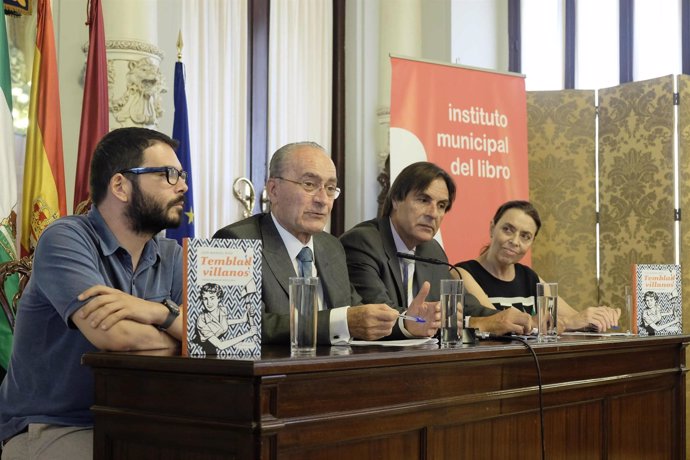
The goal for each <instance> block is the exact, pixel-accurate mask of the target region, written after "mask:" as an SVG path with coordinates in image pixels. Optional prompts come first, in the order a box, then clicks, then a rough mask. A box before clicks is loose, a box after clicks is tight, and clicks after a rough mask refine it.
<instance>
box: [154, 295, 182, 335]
mask: <svg viewBox="0 0 690 460" xmlns="http://www.w3.org/2000/svg"><path fill="white" fill-rule="evenodd" d="M161 303H162V304H163V305H165V308H167V309H168V317H167V318H165V321H163V324H161V325H160V326H158V327H159V328H160V329H161V330H163V331H165V330H166V329H168V328H169V327H170V326H171V325H172V323H173V322H174V321H175V318H177V317H178V316H180V307H178V306H177V304H176V303H175V302H173V301H172V300H170V299H163V301H162V302H161Z"/></svg>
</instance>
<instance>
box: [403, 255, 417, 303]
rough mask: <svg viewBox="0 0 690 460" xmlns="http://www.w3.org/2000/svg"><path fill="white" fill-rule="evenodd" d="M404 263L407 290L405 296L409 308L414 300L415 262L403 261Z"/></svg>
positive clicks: (404, 278) (405, 287)
mask: <svg viewBox="0 0 690 460" xmlns="http://www.w3.org/2000/svg"><path fill="white" fill-rule="evenodd" d="M402 261H403V288H404V289H405V296H406V301H407V305H408V306H409V305H410V304H411V303H412V299H414V294H413V292H412V284H413V281H414V260H409V259H402Z"/></svg>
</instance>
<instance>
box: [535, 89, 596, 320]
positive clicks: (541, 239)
mask: <svg viewBox="0 0 690 460" xmlns="http://www.w3.org/2000/svg"><path fill="white" fill-rule="evenodd" d="M594 116H595V109H594V91H577V90H565V91H538V92H537V91H534V92H528V93H527V132H528V151H529V154H528V159H529V184H530V200H531V201H532V202H533V203H534V205H535V206H536V207H537V210H538V211H539V214H540V216H541V219H542V228H541V231H540V232H539V235H538V236H537V239H536V240H535V243H534V245H533V247H532V266H533V268H534V269H535V270H536V271H537V273H539V275H540V276H541V277H542V278H543V279H544V280H546V281H555V282H558V283H559V294H560V295H561V296H562V297H563V298H564V299H566V300H567V301H568V303H570V304H571V305H572V306H573V307H575V308H580V307H583V306H588V305H593V304H595V303H596V300H597V280H596V212H595V210H596V208H595V197H596V195H595V183H594V178H595V161H594V160H595V143H594V141H595V118H594Z"/></svg>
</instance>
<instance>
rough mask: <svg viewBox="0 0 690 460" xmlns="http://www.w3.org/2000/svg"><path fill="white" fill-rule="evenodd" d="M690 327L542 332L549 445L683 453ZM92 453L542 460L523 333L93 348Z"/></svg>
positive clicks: (619, 455)
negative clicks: (552, 337) (676, 331)
mask: <svg viewBox="0 0 690 460" xmlns="http://www.w3.org/2000/svg"><path fill="white" fill-rule="evenodd" d="M688 340H690V337H688V336H670V337H646V338H640V337H632V338H610V337H607V338H592V337H587V338H584V337H572V336H568V337H563V338H562V339H561V340H560V341H559V342H557V343H553V344H537V343H534V344H533V348H534V350H535V351H536V354H537V356H538V361H539V367H540V368H541V377H542V382H543V405H544V433H545V440H546V442H545V448H546V458H548V459H559V458H569V459H570V458H572V459H600V458H601V459H609V460H612V459H639V458H644V459H655V458H659V459H684V458H685V441H684V439H685V436H684V434H685V372H686V369H685V351H684V348H685V345H686V343H687V341H688ZM83 362H84V363H85V364H86V365H88V366H90V367H91V368H93V371H94V374H95V382H96V383H95V392H96V394H95V397H96V400H95V405H94V406H93V412H94V414H95V420H96V421H95V431H94V449H95V456H94V458H95V459H135V458H136V459H144V458H146V459H149V458H159V459H230V458H232V459H235V458H236V459H300V460H305V459H307V460H308V459H355V460H366V459H396V460H400V459H463V458H477V459H529V460H534V459H539V458H540V456H541V443H540V442H541V441H540V439H541V437H540V422H539V421H540V417H539V396H538V394H539V393H538V385H537V371H536V368H535V364H534V361H533V357H532V355H531V354H530V352H529V351H528V350H527V349H526V348H525V347H524V345H522V344H520V343H505V342H492V341H482V342H481V343H480V344H478V345H476V346H468V347H465V348H462V349H457V350H440V349H438V347H437V346H436V345H433V346H428V345H426V346H421V347H418V348H400V347H396V348H387V347H378V346H376V347H355V346H353V347H344V348H342V347H324V348H323V349H319V350H318V352H317V356H316V357H314V358H299V359H298V358H290V356H289V351H288V350H287V349H284V348H271V347H264V348H263V350H262V358H261V359H260V360H255V361H249V360H248V361H239V360H227V359H226V360H223V359H216V358H186V357H180V356H172V353H168V355H166V353H165V352H147V353H90V354H87V355H85V356H84V358H83Z"/></svg>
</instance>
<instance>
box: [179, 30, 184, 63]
mask: <svg viewBox="0 0 690 460" xmlns="http://www.w3.org/2000/svg"><path fill="white" fill-rule="evenodd" d="M183 46H184V43H182V29H180V33H179V34H178V35H177V60H178V61H181V60H182V47H183Z"/></svg>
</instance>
